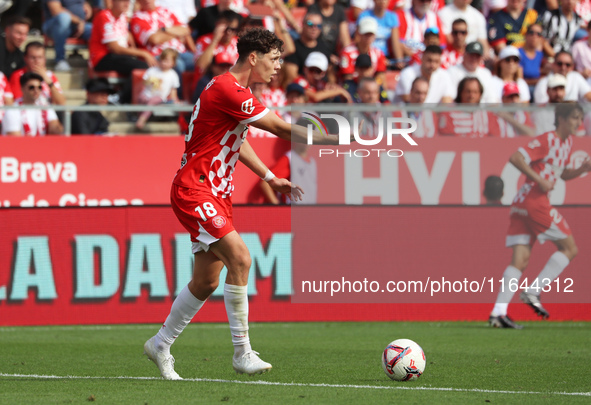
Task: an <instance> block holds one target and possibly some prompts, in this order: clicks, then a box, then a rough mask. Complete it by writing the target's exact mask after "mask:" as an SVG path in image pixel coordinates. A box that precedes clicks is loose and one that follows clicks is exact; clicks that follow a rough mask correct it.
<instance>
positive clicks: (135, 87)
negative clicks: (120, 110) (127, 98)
mask: <svg viewBox="0 0 591 405" xmlns="http://www.w3.org/2000/svg"><path fill="white" fill-rule="evenodd" d="M144 73H146V70H145V69H135V70H134V71H133V72H132V73H131V88H132V91H131V103H132V104H139V97H140V93H141V92H142V88H143V86H142V83H143V82H144V79H143V77H144Z"/></svg>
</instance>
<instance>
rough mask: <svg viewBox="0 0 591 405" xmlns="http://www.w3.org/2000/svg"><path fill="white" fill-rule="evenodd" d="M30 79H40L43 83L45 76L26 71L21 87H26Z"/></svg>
mask: <svg viewBox="0 0 591 405" xmlns="http://www.w3.org/2000/svg"><path fill="white" fill-rule="evenodd" d="M30 80H39V81H40V82H41V83H43V76H41V75H40V74H37V73H33V72H25V73H24V74H23V75H22V76H21V78H20V84H21V87H24V85H25V84H27V83H28V82H29V81H30Z"/></svg>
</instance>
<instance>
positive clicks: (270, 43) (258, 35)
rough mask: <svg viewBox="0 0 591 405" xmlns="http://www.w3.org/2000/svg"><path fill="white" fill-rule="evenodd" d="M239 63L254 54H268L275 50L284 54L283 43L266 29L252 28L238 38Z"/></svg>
mask: <svg viewBox="0 0 591 405" xmlns="http://www.w3.org/2000/svg"><path fill="white" fill-rule="evenodd" d="M237 47H238V61H239V62H244V61H245V60H246V58H248V55H250V54H251V53H252V52H258V53H262V54H266V53H269V52H271V51H272V50H273V49H278V50H279V52H283V41H282V40H280V39H279V38H277V36H276V35H275V34H273V33H272V32H271V31H269V30H266V29H264V28H251V29H248V30H246V31H245V32H244V33H243V34H242V35H240V37H239V38H238V45H237Z"/></svg>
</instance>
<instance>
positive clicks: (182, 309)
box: [154, 286, 205, 353]
mask: <svg viewBox="0 0 591 405" xmlns="http://www.w3.org/2000/svg"><path fill="white" fill-rule="evenodd" d="M203 304H205V301H201V300H200V299H197V298H196V297H195V296H194V295H193V294H192V293H191V291H189V287H188V286H185V288H183V289H182V291H181V292H180V294H179V295H178V297H176V299H175V300H174V302H173V303H172V307H171V308H170V314H169V315H168V318H166V322H164V325H162V327H161V328H160V330H159V331H158V333H157V334H156V336H155V338H154V345H155V346H156V349H157V350H158V351H164V352H165V353H170V345H172V344H173V343H174V340H175V339H176V338H177V337H178V335H180V334H181V332H182V331H183V329H185V327H186V326H187V325H188V324H189V322H191V319H193V317H194V316H195V314H196V313H197V312H198V311H199V310H200V309H201V307H202V306H203Z"/></svg>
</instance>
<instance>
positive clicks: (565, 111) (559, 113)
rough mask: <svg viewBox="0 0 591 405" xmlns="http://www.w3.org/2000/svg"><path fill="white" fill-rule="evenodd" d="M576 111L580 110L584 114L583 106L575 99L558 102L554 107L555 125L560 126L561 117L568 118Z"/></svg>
mask: <svg viewBox="0 0 591 405" xmlns="http://www.w3.org/2000/svg"><path fill="white" fill-rule="evenodd" d="M575 111H579V112H580V113H581V114H583V107H581V105H580V104H579V103H576V102H574V101H566V102H563V103H559V104H557V105H556V107H555V108H554V126H555V127H556V128H558V118H559V117H560V118H562V119H567V118H568V117H570V115H571V114H572V113H573V112H575Z"/></svg>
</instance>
